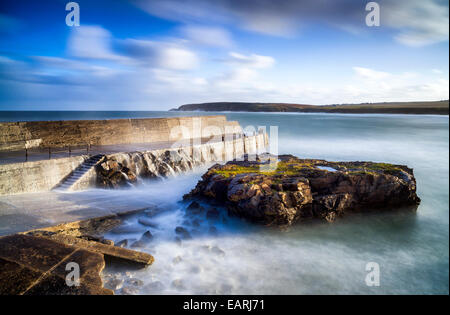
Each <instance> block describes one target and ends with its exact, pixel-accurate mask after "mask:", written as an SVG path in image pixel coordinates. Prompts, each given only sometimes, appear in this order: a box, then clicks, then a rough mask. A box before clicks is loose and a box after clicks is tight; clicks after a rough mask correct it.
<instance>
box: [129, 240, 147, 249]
mask: <svg viewBox="0 0 450 315" xmlns="http://www.w3.org/2000/svg"><path fill="white" fill-rule="evenodd" d="M146 244H147V242H144V241H142V240H139V241H136V242H134V243H133V244H131V246H130V247H131V248H141V247H145V246H146Z"/></svg>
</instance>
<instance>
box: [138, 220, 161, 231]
mask: <svg viewBox="0 0 450 315" xmlns="http://www.w3.org/2000/svg"><path fill="white" fill-rule="evenodd" d="M138 222H139V223H140V224H142V225H145V226H148V227H152V228H155V229H157V228H158V224H156V223H155V222H153V221H151V220H149V219H147V218H139V219H138Z"/></svg>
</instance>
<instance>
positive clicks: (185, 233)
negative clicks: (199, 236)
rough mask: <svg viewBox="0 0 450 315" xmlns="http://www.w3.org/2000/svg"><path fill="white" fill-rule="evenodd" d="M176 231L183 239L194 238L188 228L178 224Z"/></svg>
mask: <svg viewBox="0 0 450 315" xmlns="http://www.w3.org/2000/svg"><path fill="white" fill-rule="evenodd" d="M175 233H176V234H177V235H178V236H179V237H180V238H181V239H183V240H188V239H191V238H192V236H191V234H190V233H189V231H188V230H186V229H185V228H184V227H182V226H177V227H176V228H175Z"/></svg>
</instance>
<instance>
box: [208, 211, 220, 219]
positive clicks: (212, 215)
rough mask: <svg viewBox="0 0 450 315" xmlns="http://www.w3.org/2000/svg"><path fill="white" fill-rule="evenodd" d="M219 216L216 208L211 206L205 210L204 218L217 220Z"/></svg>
mask: <svg viewBox="0 0 450 315" xmlns="http://www.w3.org/2000/svg"><path fill="white" fill-rule="evenodd" d="M219 216H220V212H219V210H217V209H216V208H211V209H209V210H208V212H206V219H208V220H218V219H219Z"/></svg>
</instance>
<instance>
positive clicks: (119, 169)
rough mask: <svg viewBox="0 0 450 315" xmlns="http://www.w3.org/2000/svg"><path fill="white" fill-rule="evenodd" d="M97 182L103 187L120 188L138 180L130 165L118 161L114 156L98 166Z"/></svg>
mask: <svg viewBox="0 0 450 315" xmlns="http://www.w3.org/2000/svg"><path fill="white" fill-rule="evenodd" d="M96 171H97V184H98V186H99V187H103V188H120V187H123V186H127V185H129V184H132V183H135V182H136V181H137V176H136V174H134V173H133V172H132V171H131V170H130V169H129V168H128V167H126V166H124V165H123V164H122V163H119V162H118V161H116V160H115V159H114V158H113V157H111V158H108V157H105V160H104V161H103V162H102V163H100V164H98V165H97V166H96Z"/></svg>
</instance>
